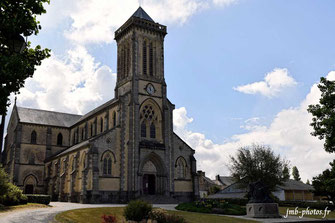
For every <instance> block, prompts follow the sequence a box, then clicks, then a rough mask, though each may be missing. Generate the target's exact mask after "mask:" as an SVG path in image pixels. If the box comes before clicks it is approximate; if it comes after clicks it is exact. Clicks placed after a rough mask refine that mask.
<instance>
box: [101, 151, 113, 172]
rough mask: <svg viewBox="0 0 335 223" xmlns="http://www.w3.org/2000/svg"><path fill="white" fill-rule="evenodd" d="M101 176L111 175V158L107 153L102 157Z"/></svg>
mask: <svg viewBox="0 0 335 223" xmlns="http://www.w3.org/2000/svg"><path fill="white" fill-rule="evenodd" d="M103 174H104V175H111V174H112V157H111V155H110V153H107V154H106V155H105V156H104V157H103Z"/></svg>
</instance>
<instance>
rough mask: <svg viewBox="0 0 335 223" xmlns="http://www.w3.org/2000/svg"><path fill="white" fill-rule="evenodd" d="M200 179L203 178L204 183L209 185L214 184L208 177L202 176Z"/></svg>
mask: <svg viewBox="0 0 335 223" xmlns="http://www.w3.org/2000/svg"><path fill="white" fill-rule="evenodd" d="M202 177H203V179H204V180H205V181H207V182H208V183H210V184H216V183H215V182H214V181H213V180H211V179H209V178H208V177H206V176H202Z"/></svg>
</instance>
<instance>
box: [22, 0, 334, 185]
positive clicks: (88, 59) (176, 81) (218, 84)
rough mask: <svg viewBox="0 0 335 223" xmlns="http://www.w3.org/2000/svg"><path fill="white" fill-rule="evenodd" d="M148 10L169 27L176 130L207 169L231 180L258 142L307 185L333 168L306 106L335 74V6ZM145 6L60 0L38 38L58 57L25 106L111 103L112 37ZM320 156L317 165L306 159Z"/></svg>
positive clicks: (185, 0) (32, 86)
mask: <svg viewBox="0 0 335 223" xmlns="http://www.w3.org/2000/svg"><path fill="white" fill-rule="evenodd" d="M98 2H99V3H98ZM142 6H143V8H144V10H146V11H147V13H148V14H149V15H150V16H151V17H152V18H153V19H154V20H155V21H156V22H159V23H161V24H164V25H167V26H168V35H167V36H166V38H165V78H166V82H167V84H168V97H169V99H170V100H171V101H172V102H173V103H174V104H175V105H176V108H177V109H176V112H175V114H174V115H175V131H176V132H177V133H178V134H179V135H181V136H182V138H184V139H185V140H186V141H187V142H188V143H189V144H190V145H191V146H192V147H193V148H195V149H196V151H197V159H198V168H201V169H203V170H205V171H206V172H207V173H208V174H209V175H210V176H211V177H213V176H214V175H215V174H221V175H227V174H229V172H228V170H227V163H228V160H229V155H233V154H234V153H235V152H236V149H237V148H238V147H240V146H244V145H248V144H250V143H262V144H266V145H270V146H271V147H272V148H274V150H275V152H276V153H278V154H281V155H282V156H283V157H286V158H287V159H289V160H291V164H292V166H294V165H297V166H298V168H299V170H300V171H301V175H302V176H303V179H306V178H309V179H311V177H312V176H315V174H317V173H320V172H321V170H323V169H324V168H327V167H328V164H327V163H328V162H329V161H330V160H332V159H333V158H334V156H333V155H331V154H327V153H325V152H324V151H323V150H322V142H321V141H318V140H317V139H315V138H314V137H312V136H310V135H309V132H310V131H311V129H310V127H309V126H308V123H309V122H310V118H311V117H310V116H309V115H308V114H307V112H306V111H305V108H306V104H308V103H312V102H313V103H316V102H317V99H318V94H319V93H318V92H317V88H316V86H315V84H316V83H317V82H318V81H319V79H320V77H321V76H327V75H328V77H329V78H331V77H332V76H333V75H334V74H332V71H334V70H335V44H334V36H335V29H334V24H335V14H334V9H335V2H334V1H331V0H328V1H326V0H324V1H312V0H310V1H309V0H304V1H302V0H301V1H279V0H276V1H275V0H213V1H211V0H207V1H206V0H143V1H142ZM137 7H138V2H137V1H132V0H124V1H121V0H120V1H118V0H110V1H95V0H80V1H78V2H76V3H73V2H70V3H68V1H65V0H59V1H57V2H56V1H51V4H50V6H47V11H48V13H47V14H46V15H43V16H42V17H41V18H40V20H41V25H42V27H43V29H42V30H41V32H40V34H39V35H38V36H36V37H32V38H29V40H30V41H32V42H33V44H40V45H42V46H43V47H48V48H51V50H52V52H53V55H52V57H51V58H50V59H48V61H46V62H44V63H43V64H42V67H41V68H39V69H38V70H37V72H36V74H35V76H34V78H33V79H31V80H28V81H27V85H26V88H25V89H23V90H22V93H21V95H20V96H19V100H18V104H19V105H21V106H26V107H35V108H42V109H50V110H59V111H67V112H73V113H86V112H88V111H89V110H91V109H93V108H94V107H95V106H97V105H99V104H101V103H103V102H104V101H106V100H109V99H111V98H112V97H113V90H112V89H113V88H114V86H115V71H116V43H115V41H113V33H114V31H115V29H116V28H118V27H119V26H120V25H122V23H123V22H125V21H126V19H127V18H129V17H130V15H131V14H132V13H133V12H134V11H135V10H136V8H137ZM46 74H48V75H49V77H48V78H46V76H45V75H46ZM268 74H270V76H272V77H273V79H271V80H273V81H272V82H271V83H272V84H273V85H272V86H270V85H269V83H270V82H266V80H265V79H264V78H265V76H266V75H268ZM271 74H272V75H271ZM43 75H44V76H43ZM50 80H53V82H50ZM59 82H61V83H62V84H60V83H59ZM63 82H64V84H63ZM255 83H256V84H255ZM257 83H258V84H257ZM243 86H244V88H238V87H243ZM266 86H267V87H266ZM111 87H112V88H111ZM251 88H252V89H251ZM238 89H240V90H238ZM64 98H67V99H66V100H65V99H64ZM301 117H303V118H301ZM291 119H292V121H291V122H289V120H291ZM176 122H178V123H176ZM299 122H301V123H299ZM293 135H295V137H292V139H291V138H290V136H293ZM217 154H223V155H220V156H217ZM315 154H317V155H315ZM302 157H304V158H302ZM311 157H315V160H313V159H311V161H310V162H311V163H313V165H311V164H310V163H306V162H303V159H310V158H311ZM213 163H215V164H216V165H215V168H213ZM315 167H318V168H315ZM311 170H313V171H311Z"/></svg>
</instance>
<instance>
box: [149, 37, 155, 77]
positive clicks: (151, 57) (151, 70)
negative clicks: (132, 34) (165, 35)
mask: <svg viewBox="0 0 335 223" xmlns="http://www.w3.org/2000/svg"><path fill="white" fill-rule="evenodd" d="M153 60H154V53H153V49H152V43H150V45H149V74H150V76H153V75H154V61H153Z"/></svg>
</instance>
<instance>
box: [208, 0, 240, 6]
mask: <svg viewBox="0 0 335 223" xmlns="http://www.w3.org/2000/svg"><path fill="white" fill-rule="evenodd" d="M235 2H236V0H213V3H214V4H215V5H219V6H228V5H231V4H233V3H235Z"/></svg>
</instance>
